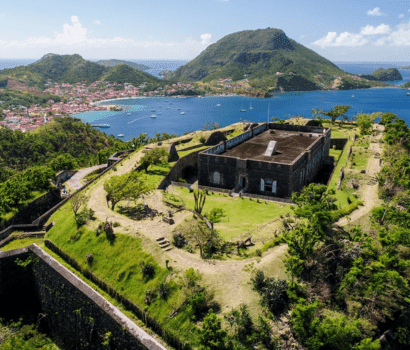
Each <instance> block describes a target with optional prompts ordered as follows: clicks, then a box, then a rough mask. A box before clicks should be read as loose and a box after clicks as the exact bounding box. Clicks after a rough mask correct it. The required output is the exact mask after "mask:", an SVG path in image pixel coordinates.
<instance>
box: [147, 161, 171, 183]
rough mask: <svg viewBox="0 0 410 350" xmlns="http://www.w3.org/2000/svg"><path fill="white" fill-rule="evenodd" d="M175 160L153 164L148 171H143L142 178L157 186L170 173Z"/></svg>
mask: <svg viewBox="0 0 410 350" xmlns="http://www.w3.org/2000/svg"><path fill="white" fill-rule="evenodd" d="M174 164H175V162H172V163H166V162H164V163H162V164H158V165H151V166H150V167H149V168H148V171H147V172H146V173H144V172H142V177H141V179H142V180H143V181H145V182H146V183H147V184H148V185H150V186H151V187H152V188H157V187H158V185H159V184H160V183H161V181H162V180H163V179H164V177H165V176H166V175H167V174H168V173H169V171H170V170H171V168H172V167H173V166H174Z"/></svg>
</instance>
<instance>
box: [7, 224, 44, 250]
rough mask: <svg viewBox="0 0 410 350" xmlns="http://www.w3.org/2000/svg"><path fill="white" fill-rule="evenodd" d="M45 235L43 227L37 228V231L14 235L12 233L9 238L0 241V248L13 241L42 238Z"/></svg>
mask: <svg viewBox="0 0 410 350" xmlns="http://www.w3.org/2000/svg"><path fill="white" fill-rule="evenodd" d="M46 233H47V232H46V227H45V226H42V227H39V230H38V231H28V232H19V233H14V234H13V233H12V234H11V235H10V236H8V237H7V238H5V239H3V240H2V241H0V248H1V247H3V246H4V245H6V244H7V243H10V242H11V241H13V240H15V239H21V238H28V237H37V238H43V237H44V236H45V235H46Z"/></svg>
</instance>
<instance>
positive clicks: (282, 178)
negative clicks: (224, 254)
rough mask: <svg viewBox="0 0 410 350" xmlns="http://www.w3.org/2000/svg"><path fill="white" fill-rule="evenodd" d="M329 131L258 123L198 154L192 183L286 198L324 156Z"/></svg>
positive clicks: (314, 171) (308, 177)
mask: <svg viewBox="0 0 410 350" xmlns="http://www.w3.org/2000/svg"><path fill="white" fill-rule="evenodd" d="M330 135H331V130H330V129H325V128H322V127H317V126H300V125H287V124H274V123H264V124H262V125H259V126H257V127H255V128H253V129H251V130H248V131H246V132H244V133H243V134H241V135H238V136H237V137H234V138H232V139H230V140H228V141H223V142H221V143H219V144H218V145H216V146H214V147H212V148H209V149H207V150H205V151H202V152H200V153H199V154H198V168H199V169H198V172H199V174H198V184H199V185H200V186H206V187H216V188H222V189H227V190H234V191H235V192H243V193H251V194H259V195H264V196H272V197H282V198H289V197H291V195H292V193H293V192H298V191H300V190H301V189H302V188H303V187H304V186H306V185H307V184H309V183H311V182H312V181H313V180H314V178H315V177H316V175H317V174H318V172H319V171H320V170H321V168H322V166H323V164H324V160H325V159H326V158H327V157H328V156H329V149H330Z"/></svg>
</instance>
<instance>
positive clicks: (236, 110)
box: [0, 60, 410, 141]
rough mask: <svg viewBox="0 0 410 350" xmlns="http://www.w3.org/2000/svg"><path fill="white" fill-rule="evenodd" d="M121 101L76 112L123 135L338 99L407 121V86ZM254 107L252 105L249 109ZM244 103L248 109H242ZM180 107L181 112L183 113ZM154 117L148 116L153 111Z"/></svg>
mask: <svg viewBox="0 0 410 350" xmlns="http://www.w3.org/2000/svg"><path fill="white" fill-rule="evenodd" d="M34 61H35V60H31V61H29V60H24V62H23V60H9V61H6V60H0V68H2V67H3V68H5V67H7V68H12V67H13V65H14V66H16V65H21V64H29V63H32V62H34ZM133 61H134V62H137V63H142V64H146V65H147V66H149V67H152V68H151V72H150V71H148V72H150V73H151V74H154V75H157V74H158V73H159V72H161V71H162V70H164V69H168V70H175V69H176V68H178V67H179V66H181V65H183V64H184V63H186V61H142V60H133ZM336 64H337V65H338V66H339V67H340V68H341V69H343V70H344V71H346V72H349V73H354V74H369V73H372V72H373V71H374V70H376V69H377V68H390V67H395V68H400V67H401V66H402V65H405V64H407V63H406V62H395V63H385V62H384V63H383V62H380V63H377V62H376V63H374V62H370V63H363V62H360V63H351V62H348V63H345V62H337V63H336ZM400 73H401V74H402V76H403V80H402V81H399V82H395V83H396V84H397V85H401V84H404V83H405V82H407V81H409V80H410V71H404V70H400ZM116 103H117V104H119V105H121V106H123V108H124V110H123V111H121V112H88V113H83V114H78V115H76V116H77V117H79V118H81V119H83V120H84V122H88V123H98V124H102V123H107V124H110V126H111V127H110V128H107V129H101V131H103V132H106V133H107V134H112V135H114V136H117V135H118V134H124V137H123V138H122V139H123V140H125V141H126V140H130V139H132V138H133V137H134V136H138V135H139V134H141V133H146V134H148V136H151V137H152V136H155V134H156V133H158V132H159V133H163V132H166V133H168V134H173V133H175V134H178V135H181V134H183V133H185V132H189V131H193V130H198V129H202V128H203V126H204V125H205V124H206V123H209V124H213V123H219V124H220V125H221V126H226V125H229V124H232V123H235V122H238V121H241V120H242V121H244V120H247V121H252V122H263V121H267V120H268V118H270V117H278V118H281V119H287V118H289V117H290V116H296V115H301V116H303V117H307V118H309V117H311V110H312V109H313V108H318V109H321V110H325V111H328V110H330V109H331V108H332V107H334V106H337V105H349V106H352V107H353V109H352V110H350V111H349V113H348V115H349V116H350V117H352V116H353V115H355V114H357V113H372V112H392V113H395V114H397V115H398V116H399V117H400V118H402V119H404V120H405V121H406V123H407V124H408V125H410V97H409V96H407V95H406V91H404V90H402V89H393V88H376V89H364V90H350V91H310V92H292V93H277V94H274V96H273V97H272V98H269V99H258V98H250V97H241V96H235V97H206V98H187V99H177V98H169V97H168V98H138V99H133V100H123V101H117V102H116ZM250 107H252V108H253V109H250ZM241 109H245V110H246V112H240V110H241ZM181 113H183V114H181ZM154 115H155V118H151V116H154Z"/></svg>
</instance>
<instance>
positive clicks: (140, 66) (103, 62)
mask: <svg viewBox="0 0 410 350" xmlns="http://www.w3.org/2000/svg"><path fill="white" fill-rule="evenodd" d="M97 63H98V64H101V65H103V66H105V67H114V66H118V65H119V64H126V65H127V66H130V67H131V68H135V69H138V70H146V69H149V67H148V66H146V65H144V64H139V63H135V62H131V61H122V60H115V59H111V60H100V61H97Z"/></svg>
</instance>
